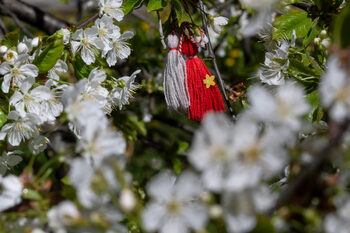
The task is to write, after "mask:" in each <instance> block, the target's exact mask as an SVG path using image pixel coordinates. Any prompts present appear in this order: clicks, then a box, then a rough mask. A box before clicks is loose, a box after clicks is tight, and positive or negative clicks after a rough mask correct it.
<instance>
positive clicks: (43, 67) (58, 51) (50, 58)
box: [33, 40, 64, 74]
mask: <svg viewBox="0 0 350 233" xmlns="http://www.w3.org/2000/svg"><path fill="white" fill-rule="evenodd" d="M63 50H64V44H63V41H62V40H55V41H54V42H53V43H51V44H49V45H48V46H47V47H46V49H45V50H44V51H43V52H42V53H41V54H40V56H38V57H36V58H35V60H34V62H33V63H34V64H35V65H36V66H37V67H38V68H39V74H45V73H47V72H48V71H49V70H50V69H51V68H52V67H54V66H55V64H56V62H57V60H58V59H59V58H60V57H61V56H62V53H63Z"/></svg>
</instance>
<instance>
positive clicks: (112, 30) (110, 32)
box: [92, 15, 120, 51]
mask: <svg viewBox="0 0 350 233" xmlns="http://www.w3.org/2000/svg"><path fill="white" fill-rule="evenodd" d="M92 28H93V29H95V28H96V29H97V31H98V40H99V43H101V44H103V46H104V51H109V50H111V49H112V40H113V38H119V37H120V29H119V27H118V26H115V25H114V24H113V19H112V18H111V17H109V16H107V15H103V17H102V18H99V19H97V20H96V21H95V25H94V26H93V27H92Z"/></svg>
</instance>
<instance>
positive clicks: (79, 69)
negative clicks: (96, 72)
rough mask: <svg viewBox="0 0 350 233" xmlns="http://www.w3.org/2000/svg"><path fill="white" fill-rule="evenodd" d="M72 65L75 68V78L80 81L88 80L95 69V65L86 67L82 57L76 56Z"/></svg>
mask: <svg viewBox="0 0 350 233" xmlns="http://www.w3.org/2000/svg"><path fill="white" fill-rule="evenodd" d="M72 64H73V66H74V72H75V76H76V77H77V78H78V79H84V78H87V77H88V76H89V74H90V72H91V70H93V68H94V65H86V64H85V62H84V61H83V59H82V58H81V56H80V55H77V56H75V58H74V59H73V62H72Z"/></svg>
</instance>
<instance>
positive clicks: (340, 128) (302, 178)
mask: <svg viewBox="0 0 350 233" xmlns="http://www.w3.org/2000/svg"><path fill="white" fill-rule="evenodd" d="M349 125H350V120H346V121H345V122H343V123H342V124H336V127H334V129H333V130H331V131H334V132H331V134H333V135H331V140H330V141H329V143H328V144H327V145H326V146H325V147H324V148H322V149H321V150H320V151H319V153H318V154H316V156H315V157H314V159H313V161H312V162H311V163H310V166H309V167H306V168H305V169H303V171H302V172H301V173H300V174H299V175H298V176H297V177H296V178H295V179H294V180H293V182H292V183H290V184H289V185H288V186H287V187H286V188H285V189H284V190H283V191H282V193H281V195H280V196H279V198H278V200H277V203H276V206H274V208H273V209H271V210H270V214H272V213H273V212H274V211H275V210H277V209H278V208H279V207H281V206H283V205H286V204H288V203H289V202H290V201H291V199H292V198H293V197H294V196H295V195H296V194H297V193H298V191H300V190H301V188H302V187H304V186H305V184H307V182H308V181H310V180H315V179H316V178H317V177H318V175H319V173H320V172H321V171H322V167H323V165H324V164H325V162H327V160H328V159H329V157H330V155H331V152H332V151H333V150H334V149H335V148H336V147H338V146H339V145H340V144H341V142H342V140H343V137H344V134H345V132H346V131H347V129H348V128H349Z"/></svg>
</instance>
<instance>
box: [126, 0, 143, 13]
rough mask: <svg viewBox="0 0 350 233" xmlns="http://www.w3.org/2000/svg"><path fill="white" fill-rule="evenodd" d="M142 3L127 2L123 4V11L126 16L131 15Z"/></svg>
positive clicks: (131, 0) (127, 0)
mask: <svg viewBox="0 0 350 233" xmlns="http://www.w3.org/2000/svg"><path fill="white" fill-rule="evenodd" d="M141 2H142V0H126V1H125V2H123V5H122V9H123V11H124V14H125V15H127V14H129V13H130V12H131V11H132V10H133V9H134V7H135V6H138V5H140V3H141Z"/></svg>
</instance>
